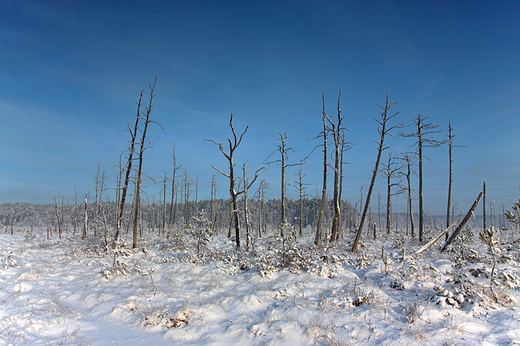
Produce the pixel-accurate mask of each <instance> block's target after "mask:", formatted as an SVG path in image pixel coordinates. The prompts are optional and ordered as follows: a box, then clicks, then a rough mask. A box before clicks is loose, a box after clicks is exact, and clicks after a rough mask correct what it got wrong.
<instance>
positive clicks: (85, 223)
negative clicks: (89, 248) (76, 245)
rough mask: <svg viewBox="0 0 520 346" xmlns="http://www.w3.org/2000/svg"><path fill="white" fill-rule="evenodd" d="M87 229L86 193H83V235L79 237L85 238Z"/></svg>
mask: <svg viewBox="0 0 520 346" xmlns="http://www.w3.org/2000/svg"><path fill="white" fill-rule="evenodd" d="M87 231H88V194H85V213H84V214H83V236H82V237H81V239H85V237H86V236H87Z"/></svg>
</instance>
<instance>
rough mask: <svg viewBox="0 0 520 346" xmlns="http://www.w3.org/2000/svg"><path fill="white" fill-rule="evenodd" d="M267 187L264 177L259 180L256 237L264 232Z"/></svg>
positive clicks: (259, 236)
mask: <svg viewBox="0 0 520 346" xmlns="http://www.w3.org/2000/svg"><path fill="white" fill-rule="evenodd" d="M267 188H268V186H267V183H266V182H265V179H262V180H261V181H260V184H258V191H257V196H258V238H261V237H262V231H263V232H264V233H265V232H266V228H267V226H266V221H265V190H266V189H267Z"/></svg>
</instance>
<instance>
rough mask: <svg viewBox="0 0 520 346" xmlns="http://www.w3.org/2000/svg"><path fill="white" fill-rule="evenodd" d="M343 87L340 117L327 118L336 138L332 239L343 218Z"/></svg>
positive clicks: (335, 237)
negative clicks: (341, 193)
mask: <svg viewBox="0 0 520 346" xmlns="http://www.w3.org/2000/svg"><path fill="white" fill-rule="evenodd" d="M340 103H341V89H339V96H338V118H337V121H336V123H334V122H333V121H332V120H331V119H330V118H329V117H328V116H327V120H328V121H329V123H330V126H331V127H330V130H331V132H332V135H333V139H334V192H333V203H334V217H333V219H332V232H331V236H330V240H331V241H336V240H338V236H339V230H340V220H341V205H340V204H341V196H340V182H341V177H340V176H341V174H342V170H343V160H342V156H343V151H344V147H343V146H342V144H343V145H344V144H345V142H344V140H342V132H343V130H344V129H343V128H342V127H341V121H342V120H343V117H342V116H341V106H340Z"/></svg>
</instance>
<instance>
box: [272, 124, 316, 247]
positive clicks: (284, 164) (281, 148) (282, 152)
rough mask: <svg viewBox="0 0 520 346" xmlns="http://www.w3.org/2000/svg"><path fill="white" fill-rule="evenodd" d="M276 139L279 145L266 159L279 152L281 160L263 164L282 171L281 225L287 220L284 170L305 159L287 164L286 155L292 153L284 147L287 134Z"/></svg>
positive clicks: (281, 229)
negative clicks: (276, 165) (275, 164)
mask: <svg viewBox="0 0 520 346" xmlns="http://www.w3.org/2000/svg"><path fill="white" fill-rule="evenodd" d="M278 136H279V137H278V139H279V140H280V144H279V145H278V148H277V149H276V150H275V151H273V152H272V153H271V154H270V155H269V157H268V158H267V159H266V161H267V160H269V158H270V157H271V156H272V155H273V154H274V153H276V152H279V153H280V155H281V158H280V159H279V160H274V161H270V162H265V161H264V164H266V165H270V164H272V163H278V164H279V165H280V169H281V171H282V181H281V184H282V186H281V191H282V196H281V204H282V205H281V209H282V210H281V219H280V225H283V224H285V223H286V222H287V219H286V217H285V209H286V200H287V198H286V187H287V186H286V185H287V184H286V183H285V173H286V170H287V168H288V167H292V166H300V165H303V164H304V163H305V160H306V159H307V158H305V159H303V160H301V161H300V162H298V163H293V164H288V163H287V161H289V156H288V153H289V151H294V149H293V148H291V147H287V145H286V140H287V139H289V137H287V134H285V133H284V134H283V135H282V134H281V133H279V134H278ZM280 232H281V234H280V236H281V237H282V238H283V237H284V234H283V227H280Z"/></svg>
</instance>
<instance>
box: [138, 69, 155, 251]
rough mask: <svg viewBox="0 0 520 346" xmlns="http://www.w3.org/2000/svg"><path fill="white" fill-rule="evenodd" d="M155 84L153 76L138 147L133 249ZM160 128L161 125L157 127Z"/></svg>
mask: <svg viewBox="0 0 520 346" xmlns="http://www.w3.org/2000/svg"><path fill="white" fill-rule="evenodd" d="M156 82H157V76H155V79H154V82H153V84H152V85H150V103H149V105H148V108H146V112H145V117H144V128H143V130H142V133H143V136H142V137H141V142H140V145H139V167H138V169H137V181H136V189H135V198H134V199H135V206H134V207H135V210H134V227H133V242H132V247H133V248H134V249H135V248H136V247H137V225H138V220H139V208H140V199H139V198H140V192H141V180H142V174H143V153H144V151H145V150H146V147H145V144H146V141H147V138H146V131H147V130H148V125H149V124H150V123H151V122H153V123H156V124H158V123H157V122H155V121H151V120H150V113H151V112H152V106H153V97H154V96H155V95H154V93H153V91H154V89H155V83H156ZM159 126H161V125H159Z"/></svg>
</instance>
